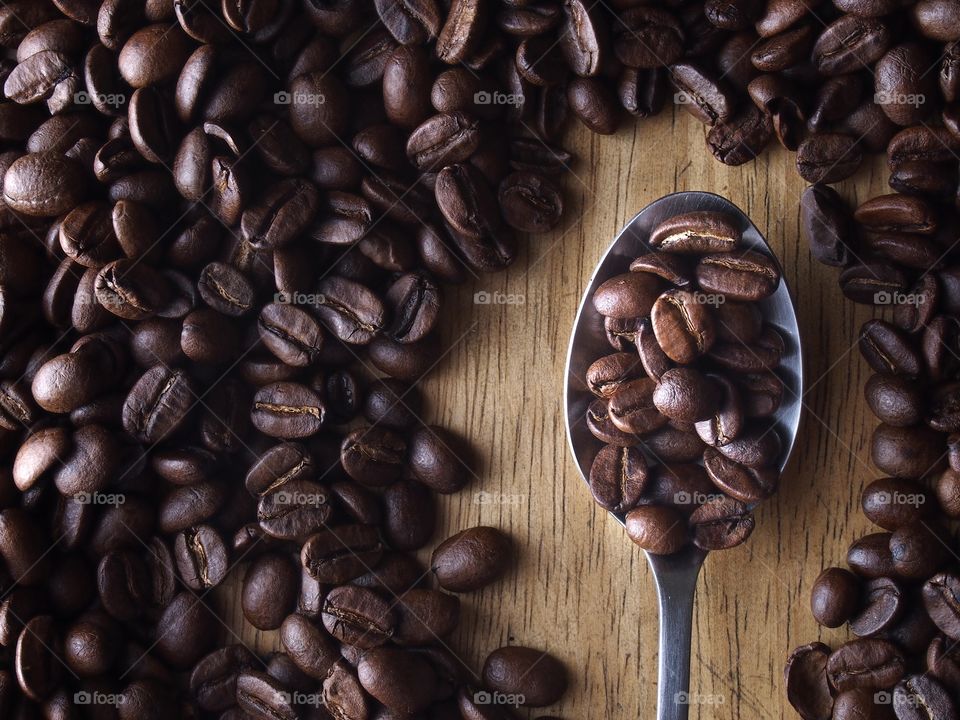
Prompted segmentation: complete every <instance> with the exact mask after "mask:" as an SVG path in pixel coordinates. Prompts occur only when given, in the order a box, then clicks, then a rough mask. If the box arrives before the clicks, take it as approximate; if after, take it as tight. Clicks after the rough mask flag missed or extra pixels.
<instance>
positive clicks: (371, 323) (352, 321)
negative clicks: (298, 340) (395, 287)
mask: <svg viewBox="0 0 960 720" xmlns="http://www.w3.org/2000/svg"><path fill="white" fill-rule="evenodd" d="M317 292H318V293H319V297H318V300H317V304H316V313H317V315H318V316H319V318H320V321H321V322H322V323H323V324H324V325H325V326H326V327H327V329H328V330H330V332H332V333H333V334H334V335H336V336H337V337H338V338H340V339H341V340H343V341H344V342H347V343H351V344H357V345H366V344H367V343H369V342H370V341H371V340H372V339H373V337H374V335H375V334H376V333H378V332H379V331H380V330H382V329H383V327H384V325H385V322H386V311H385V308H384V306H383V303H382V302H381V300H380V298H378V297H377V296H376V295H374V294H373V293H372V292H371V291H370V290H369V289H368V288H366V287H364V286H363V285H361V284H359V283H356V282H353V281H351V280H347V279H345V278H340V277H328V278H325V279H324V280H322V281H321V282H320V284H319V285H318V286H317Z"/></svg>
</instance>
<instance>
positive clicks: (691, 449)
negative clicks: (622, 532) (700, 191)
mask: <svg viewBox="0 0 960 720" xmlns="http://www.w3.org/2000/svg"><path fill="white" fill-rule="evenodd" d="M642 242H643V243H644V246H645V247H646V248H647V249H648V250H649V252H647V253H645V254H643V255H640V256H639V257H637V258H636V259H635V260H633V262H632V263H630V266H629V272H625V273H623V274H620V275H615V276H614V277H611V278H610V279H608V280H606V281H605V282H604V283H603V284H601V285H600V286H599V287H598V288H597V289H596V291H595V292H594V294H593V305H594V307H595V308H596V310H597V312H599V313H600V315H602V316H603V318H604V327H605V330H606V333H607V339H608V340H609V342H610V345H611V346H612V348H613V349H614V350H615V351H616V352H613V353H611V354H609V355H605V356H603V357H600V358H598V359H597V360H596V361H595V362H594V363H593V364H592V365H590V367H589V368H588V369H587V372H586V378H585V380H586V385H587V387H588V388H589V389H590V391H591V392H592V393H593V394H594V395H596V399H595V400H594V401H593V402H592V403H591V404H590V406H589V408H588V409H587V414H586V423H587V427H588V428H589V429H590V432H591V433H592V434H593V436H594V437H595V438H596V439H597V440H599V441H600V442H601V443H603V444H604V445H603V447H602V448H601V449H599V450H598V452H597V454H596V457H595V459H594V461H593V464H592V466H591V469H590V477H589V484H590V490H591V492H592V493H593V496H594V498H595V500H596V501H597V503H599V504H600V506H601V507H603V508H605V509H606V510H609V511H610V512H614V513H617V514H619V515H623V516H625V522H626V528H627V533H628V534H629V536H630V538H631V539H632V540H633V541H634V542H635V543H636V544H637V545H639V546H640V547H642V548H643V549H644V550H647V551H649V552H652V553H656V554H664V555H665V554H671V553H675V552H678V551H680V550H681V549H683V548H684V547H686V546H687V545H688V544H689V543H690V542H691V541H692V542H693V543H694V544H695V545H696V546H697V547H699V548H702V549H704V550H719V549H724V548H729V547H733V546H735V545H739V544H740V543H742V542H743V541H744V540H746V539H747V537H749V535H750V533H751V532H752V531H753V527H754V517H753V513H752V509H753V507H754V506H755V505H756V504H757V503H758V502H760V501H761V500H764V499H765V498H768V497H770V495H772V494H773V493H774V491H775V490H776V487H777V482H778V480H779V476H780V470H779V465H778V462H779V460H780V456H781V447H780V438H779V436H778V435H777V431H776V430H775V429H774V427H773V425H772V422H771V421H770V418H771V416H772V415H773V414H774V413H775V412H776V410H777V409H778V408H779V406H780V403H781V400H782V397H783V391H784V388H783V383H782V381H781V380H780V378H779V377H777V375H776V373H775V370H776V368H777V366H778V365H779V364H780V360H781V357H782V356H783V353H784V340H783V337H782V336H781V335H780V333H779V332H778V331H777V329H776V328H775V327H774V326H772V325H770V324H769V323H765V322H764V319H763V315H762V313H761V310H760V308H759V305H758V302H759V301H761V300H763V299H764V298H767V297H769V296H770V295H772V294H773V293H774V291H775V290H776V289H777V287H778V286H779V284H780V270H779V268H778V266H777V263H776V261H775V260H773V259H772V258H771V257H770V256H769V255H767V254H765V253H763V252H758V251H756V250H750V249H747V248H745V247H743V228H742V227H741V226H740V222H739V219H737V218H733V217H730V216H728V215H725V214H723V213H720V212H713V211H697V212H691V213H686V214H682V215H675V216H673V217H671V218H668V219H667V220H665V221H663V222H662V223H661V224H660V225H658V226H657V227H656V228H654V230H653V231H652V232H651V233H650V236H649V238H643V239H642Z"/></svg>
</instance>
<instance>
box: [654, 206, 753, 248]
mask: <svg viewBox="0 0 960 720" xmlns="http://www.w3.org/2000/svg"><path fill="white" fill-rule="evenodd" d="M741 236H742V232H741V230H740V228H739V227H738V225H737V223H736V222H735V221H734V220H733V218H731V217H729V216H728V215H725V214H723V213H719V212H711V211H697V212H692V213H686V214H681V215H674V216H673V217H671V218H669V219H667V220H665V221H664V222H662V223H660V225H658V226H657V227H656V228H654V229H653V231H652V232H651V233H650V244H651V245H652V246H653V247H655V248H659V249H660V250H663V251H665V252H677V253H694V254H697V255H702V254H706V253H720V252H732V251H733V250H735V249H736V248H737V246H738V245H739V243H740V238H741Z"/></svg>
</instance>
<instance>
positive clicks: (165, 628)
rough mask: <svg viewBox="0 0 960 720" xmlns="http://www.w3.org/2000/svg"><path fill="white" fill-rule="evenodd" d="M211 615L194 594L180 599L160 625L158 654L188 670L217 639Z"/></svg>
mask: <svg viewBox="0 0 960 720" xmlns="http://www.w3.org/2000/svg"><path fill="white" fill-rule="evenodd" d="M217 624H218V623H216V622H215V621H214V620H213V618H212V617H211V611H210V610H209V609H208V608H207V606H206V605H204V604H203V602H201V601H200V600H198V599H197V598H196V596H194V595H193V593H190V592H182V593H180V594H179V595H176V596H175V597H174V598H173V599H172V600H171V601H170V603H169V604H168V605H167V606H166V607H165V608H164V610H163V612H162V613H161V614H160V617H159V620H158V622H157V627H158V632H157V637H156V645H155V647H156V650H157V652H158V653H159V655H160V657H161V658H162V659H163V660H165V661H166V662H167V663H168V664H169V665H171V666H172V667H174V668H177V669H180V670H188V669H189V668H190V667H191V666H192V665H193V664H194V663H195V662H196V661H197V660H199V659H200V658H201V657H203V655H204V654H205V653H207V652H208V651H209V650H210V646H211V645H212V644H213V643H214V641H215V639H216V632H217V630H216V625H217Z"/></svg>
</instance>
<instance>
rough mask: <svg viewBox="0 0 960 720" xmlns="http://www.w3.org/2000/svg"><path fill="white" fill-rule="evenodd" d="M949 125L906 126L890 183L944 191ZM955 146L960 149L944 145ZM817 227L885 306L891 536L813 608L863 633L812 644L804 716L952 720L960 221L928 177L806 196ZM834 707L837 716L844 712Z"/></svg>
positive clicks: (881, 467) (795, 684)
mask: <svg viewBox="0 0 960 720" xmlns="http://www.w3.org/2000/svg"><path fill="white" fill-rule="evenodd" d="M950 137H951V136H950V135H949V134H948V133H946V132H944V131H942V130H941V129H939V128H935V127H927V126H923V125H920V126H915V127H911V128H907V129H904V130H902V131H900V132H899V133H898V134H897V135H895V136H894V137H893V139H892V140H891V141H890V145H889V149H888V152H889V160H890V166H891V176H890V184H891V186H893V187H894V188H896V189H901V190H906V189H905V188H897V186H898V185H899V180H898V177H900V175H899V174H898V171H899V170H901V169H902V168H903V167H904V163H906V162H907V161H906V160H905V159H904V158H905V156H904V154H903V153H904V152H905V148H908V147H909V148H910V153H911V155H912V157H913V160H911V162H914V163H915V164H916V168H919V169H921V170H922V172H923V173H924V174H925V175H926V177H927V178H928V180H929V181H930V182H931V183H933V182H934V181H938V182H942V181H943V180H944V179H945V177H946V175H945V171H946V170H947V169H949V168H946V167H944V166H943V165H938V164H937V163H936V162H932V161H931V160H930V157H932V155H933V154H940V155H941V160H939V161H938V162H940V163H947V158H948V157H953V163H952V170H951V172H952V173H953V175H954V176H956V170H957V164H958V161H957V158H956V157H954V156H952V155H950V153H951V152H954V151H956V150H957V149H960V140H958V139H954V140H953V141H950V139H949V138H950ZM944 142H946V143H947V145H944V144H942V143H944ZM801 220H802V225H803V227H804V230H805V233H806V235H807V238H808V240H809V242H810V247H811V251H812V253H813V254H814V256H815V257H817V258H818V259H819V260H821V261H822V262H824V263H826V264H828V265H835V266H841V267H843V270H842V272H841V274H840V286H841V289H842V291H843V293H844V295H846V296H847V297H848V298H850V299H851V300H853V301H855V302H860V303H866V304H872V305H875V306H876V307H877V308H878V310H880V311H881V313H880V316H879V317H877V318H875V319H871V320H868V321H867V322H865V323H864V324H863V326H862V328H861V330H860V335H859V349H860V353H861V355H862V356H863V358H864V360H865V361H866V362H867V364H868V365H869V366H870V368H871V369H872V370H873V373H874V374H873V375H872V376H871V377H870V378H869V380H868V381H867V383H866V386H865V388H864V393H865V399H866V402H867V405H868V407H869V408H870V410H871V411H872V412H873V414H874V415H875V416H876V417H877V419H878V420H879V421H880V424H879V425H878V426H877V427H876V428H875V429H874V432H873V436H872V438H871V442H870V456H871V460H872V463H873V465H874V466H875V467H876V468H877V469H878V471H879V472H880V473H882V474H883V475H884V477H881V478H879V479H877V480H874V481H873V482H871V483H869V484H868V485H867V486H866V487H865V488H864V490H863V493H862V497H861V505H862V510H863V513H864V514H865V515H866V517H867V518H869V519H870V521H871V522H873V523H874V524H876V525H877V526H878V527H879V529H880V531H879V532H875V533H871V534H868V535H866V536H864V537H862V538H860V539H858V540H856V541H855V542H854V543H853V544H852V545H851V546H850V549H849V551H848V553H847V558H846V563H847V566H848V567H849V570H848V569H845V568H840V567H831V568H827V569H826V570H824V571H823V573H822V574H821V575H820V577H819V578H818V579H817V581H816V583H815V584H814V587H813V592H812V598H811V605H812V610H813V614H814V617H815V618H816V620H817V622H819V623H820V624H821V625H824V626H826V627H831V628H832V627H839V626H842V625H843V624H845V623H846V624H847V625H848V627H849V629H850V631H851V632H852V633H853V634H854V635H855V636H857V638H856V639H854V640H851V641H849V642H846V643H844V644H843V645H841V646H840V647H839V648H837V649H836V650H835V651H831V649H830V648H829V647H827V646H826V645H823V644H822V643H813V644H812V645H807V646H804V647H802V648H798V649H797V650H796V651H794V653H793V655H792V656H791V658H790V660H789V662H788V664H787V669H786V681H787V692H788V696H789V699H790V701H791V702H792V703H793V704H794V707H796V708H797V710H798V711H799V712H800V714H801V716H802V717H804V718H831V717H833V718H838V719H847V718H861V717H870V718H873V717H876V718H887V717H894V716H895V717H897V718H901V719H908V720H912V719H913V718H948V717H957V714H958V712H960V703H958V700H960V673H958V671H957V669H958V668H960V642H958V641H960V605H958V599H960V562H958V559H957V551H956V548H957V545H956V541H955V538H954V536H953V534H952V532H951V530H950V528H951V523H952V521H954V520H956V519H958V518H960V502H958V498H960V434H958V433H960V254H958V252H957V247H956V245H957V239H958V237H960V234H958V233H960V214H958V212H957V207H956V205H955V204H954V203H953V201H952V199H950V200H948V198H947V197H946V196H945V195H943V194H941V193H940V192H939V191H935V190H933V189H932V188H931V186H930V185H929V184H928V185H926V186H924V187H923V188H918V189H915V190H914V191H911V192H896V193H891V194H887V195H881V196H879V197H875V198H871V199H869V200H866V201H865V202H863V203H861V204H860V205H859V206H858V207H857V208H855V209H853V208H851V207H850V206H848V205H847V203H846V202H845V201H844V199H843V198H842V197H841V196H840V195H839V194H838V193H837V192H836V191H835V190H833V189H832V188H830V187H828V186H826V185H821V184H816V185H813V186H811V187H810V188H808V189H807V190H806V192H805V193H804V195H803V199H802V203H801ZM831 713H832V715H831Z"/></svg>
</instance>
